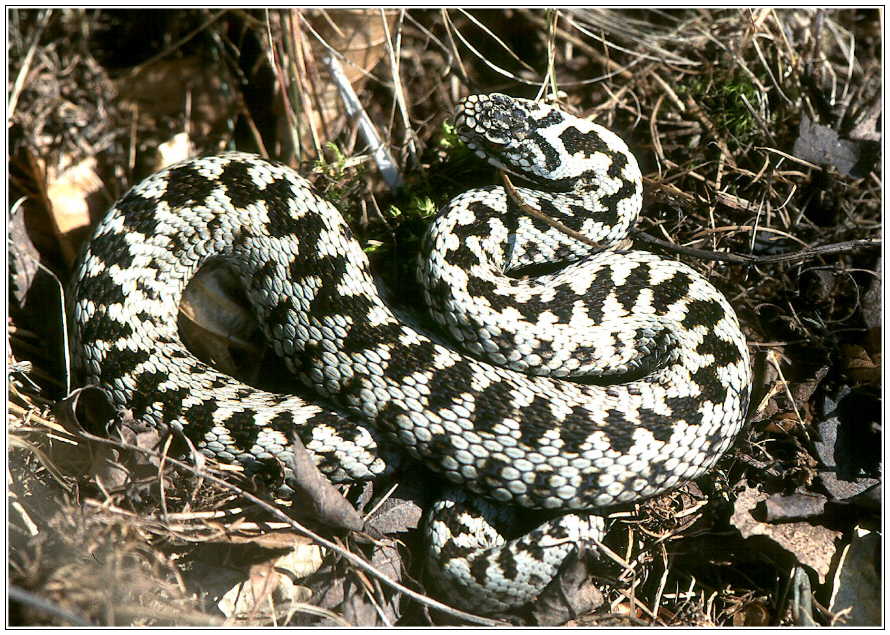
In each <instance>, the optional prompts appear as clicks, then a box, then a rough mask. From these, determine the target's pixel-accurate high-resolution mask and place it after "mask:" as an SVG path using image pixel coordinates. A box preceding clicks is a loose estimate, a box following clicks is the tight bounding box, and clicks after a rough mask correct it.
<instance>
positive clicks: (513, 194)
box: [501, 172, 604, 249]
mask: <svg viewBox="0 0 890 635" xmlns="http://www.w3.org/2000/svg"><path fill="white" fill-rule="evenodd" d="M501 180H503V182H504V189H505V190H507V195H508V196H509V197H510V198H511V199H512V200H513V202H514V203H516V205H517V206H518V207H519V209H520V210H521V211H522V213H523V214H526V215H527V216H531V217H532V218H537V219H538V220H539V221H541V222H544V223H547V224H548V225H550V226H551V227H553V228H554V229H558V230H559V231H561V232H562V233H563V234H565V235H566V236H571V237H572V238H574V239H575V240H579V241H581V242H582V243H584V244H585V245H590V246H591V247H594V248H596V249H604V246H603V245H601V244H599V243H598V242H596V241H595V240H591V239H590V238H588V237H587V236H585V235H584V234H582V233H581V232H576V231H575V230H574V229H572V228H571V227H566V226H565V225H563V224H562V223H560V222H559V221H558V220H554V219H552V218H550V217H549V216H547V215H546V214H544V213H543V212H542V211H540V210H537V209H535V208H534V207H532V206H531V205H529V204H528V203H526V202H525V201H523V200H522V199H521V198H520V197H519V192H517V191H516V188H515V187H513V183H512V181H510V177H509V176H508V175H507V173H506V172H501Z"/></svg>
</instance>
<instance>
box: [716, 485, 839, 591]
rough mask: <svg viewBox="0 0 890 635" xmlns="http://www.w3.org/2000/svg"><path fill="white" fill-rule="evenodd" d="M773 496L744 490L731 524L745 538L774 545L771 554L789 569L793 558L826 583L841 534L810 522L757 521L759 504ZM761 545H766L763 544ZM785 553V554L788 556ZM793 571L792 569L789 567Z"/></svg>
mask: <svg viewBox="0 0 890 635" xmlns="http://www.w3.org/2000/svg"><path fill="white" fill-rule="evenodd" d="M768 498H769V495H767V494H765V493H763V492H760V491H758V490H756V489H754V488H751V487H744V489H743V490H742V491H741V493H740V494H739V496H738V498H737V499H736V503H735V509H734V511H733V514H732V518H731V519H730V522H731V523H732V524H733V525H734V526H735V527H736V529H738V530H739V532H740V533H741V534H742V537H744V538H747V539H749V540H750V539H752V538H755V537H762V538H765V539H767V540H768V541H769V542H768V543H766V544H767V545H768V544H770V543H771V544H772V545H774V547H775V549H774V550H773V551H772V553H771V554H768V555H772V556H773V557H774V558H775V559H777V560H779V561H782V560H785V561H786V562H785V563H784V564H785V565H786V566H787V565H788V564H789V563H788V562H787V561H788V560H789V559H788V558H787V557H786V554H788V555H791V556H792V558H791V560H792V561H796V562H799V563H800V564H803V565H806V566H808V567H811V568H812V569H813V570H815V571H816V573H817V574H818V575H819V580H820V582H822V583H824V582H825V580H826V577H827V576H828V572H829V570H830V568H831V559H832V557H833V556H834V553H835V551H836V548H835V542H836V541H837V540H838V539H839V538H840V537H841V535H842V534H841V532H839V531H834V530H832V529H827V528H825V527H821V526H819V525H813V524H810V523H806V522H796V523H782V524H770V523H765V522H761V521H759V520H757V519H756V518H755V517H754V515H753V513H752V512H754V510H755V508H756V507H757V506H758V504H760V503H763V502H765V501H766V500H767V499H768ZM761 544H763V543H762V542H761ZM782 552H785V553H784V554H783V553H782ZM789 570H790V567H789Z"/></svg>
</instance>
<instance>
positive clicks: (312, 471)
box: [288, 434, 364, 531]
mask: <svg viewBox="0 0 890 635" xmlns="http://www.w3.org/2000/svg"><path fill="white" fill-rule="evenodd" d="M291 450H292V452H293V458H292V460H291V463H290V466H289V467H290V468H291V470H292V471H293V474H294V482H292V483H291V482H289V483H288V485H290V486H291V487H292V488H293V489H294V490H295V492H296V497H297V498H299V500H300V503H301V504H304V505H309V506H310V507H311V509H312V511H313V515H314V516H315V517H316V518H317V519H318V521H319V522H321V523H322V524H324V525H326V526H327V527H334V528H340V529H349V530H354V531H359V530H361V529H362V527H364V520H363V519H362V517H361V515H360V514H359V513H358V512H357V511H356V510H355V508H354V507H353V506H352V504H351V503H350V502H349V501H348V500H346V499H345V498H343V495H342V494H340V491H339V490H338V489H337V488H336V487H334V486H333V485H332V484H331V482H330V481H329V480H328V479H327V478H325V476H324V475H323V474H322V473H321V472H319V470H318V468H317V467H316V466H315V462H314V461H313V460H312V456H311V455H310V454H309V451H308V450H307V449H306V448H305V446H304V445H303V442H302V441H300V439H299V437H298V436H297V435H296V434H294V435H292V436H291Z"/></svg>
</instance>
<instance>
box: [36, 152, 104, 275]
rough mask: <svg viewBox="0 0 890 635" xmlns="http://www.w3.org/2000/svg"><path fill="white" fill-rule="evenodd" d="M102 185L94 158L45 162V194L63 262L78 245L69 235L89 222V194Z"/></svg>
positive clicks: (72, 256) (76, 252)
mask: <svg viewBox="0 0 890 635" xmlns="http://www.w3.org/2000/svg"><path fill="white" fill-rule="evenodd" d="M101 189H102V179H100V178H99V177H98V175H97V174H96V159H95V158H94V157H88V158H86V159H84V160H82V161H79V162H78V163H74V164H71V159H70V158H63V159H61V160H60V162H59V165H47V166H46V198H47V200H48V201H49V202H50V210H49V213H50V216H51V218H52V222H53V226H54V228H55V231H56V234H57V238H58V241H59V246H60V247H61V250H62V256H63V257H64V259H65V262H66V263H67V264H69V265H70V264H71V263H73V262H74V259H75V258H76V257H77V254H78V245H77V244H76V242H74V241H73V240H72V237H73V236H74V235H75V233H76V232H77V231H78V230H81V229H84V228H86V227H89V226H90V222H91V221H90V205H89V200H88V199H89V198H90V197H91V196H92V195H94V194H96V193H97V192H99V191H100V190H101Z"/></svg>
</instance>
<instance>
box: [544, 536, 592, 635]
mask: <svg viewBox="0 0 890 635" xmlns="http://www.w3.org/2000/svg"><path fill="white" fill-rule="evenodd" d="M598 560H599V555H598V553H597V552H596V551H595V550H594V549H580V550H578V549H574V550H572V551H571V552H570V553H569V555H568V556H567V557H566V559H565V560H563V563H562V565H560V567H559V572H558V573H557V574H556V575H555V576H554V578H553V580H551V581H550V584H548V585H547V587H546V588H545V589H544V590H543V591H542V592H541V595H540V596H539V597H538V599H537V601H535V603H534V605H533V606H532V609H531V614H532V617H533V618H534V620H535V623H536V624H538V625H539V626H559V625H562V624H565V623H566V622H568V621H569V620H574V619H577V618H578V617H581V616H583V615H586V614H588V613H591V612H593V611H595V610H596V609H598V608H599V607H600V606H602V605H603V603H604V599H603V594H602V593H601V592H600V590H599V589H598V588H597V587H596V585H595V584H594V581H593V578H592V577H591V574H590V571H591V568H592V567H593V566H594V565H595V563H596V561H598Z"/></svg>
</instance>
